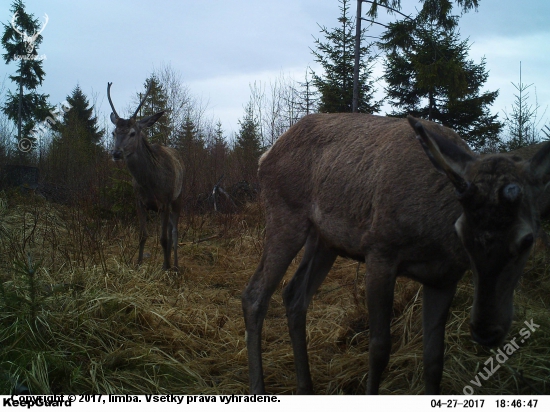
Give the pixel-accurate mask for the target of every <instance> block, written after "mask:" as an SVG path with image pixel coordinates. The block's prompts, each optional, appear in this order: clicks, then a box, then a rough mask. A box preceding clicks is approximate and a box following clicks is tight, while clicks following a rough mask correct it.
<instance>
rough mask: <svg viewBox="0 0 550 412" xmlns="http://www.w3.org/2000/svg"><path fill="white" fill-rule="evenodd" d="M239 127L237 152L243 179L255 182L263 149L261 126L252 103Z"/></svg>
mask: <svg viewBox="0 0 550 412" xmlns="http://www.w3.org/2000/svg"><path fill="white" fill-rule="evenodd" d="M239 125H240V129H239V132H238V133H237V135H236V140H235V152H236V155H237V158H238V159H239V165H240V171H241V174H242V177H243V179H245V180H248V181H255V180H256V174H257V170H258V159H259V158H260V155H261V152H262V147H261V143H260V142H261V136H260V130H259V125H258V121H257V120H256V119H255V117H254V107H253V104H252V102H249V103H248V105H247V106H246V109H245V115H244V117H243V119H242V120H239Z"/></svg>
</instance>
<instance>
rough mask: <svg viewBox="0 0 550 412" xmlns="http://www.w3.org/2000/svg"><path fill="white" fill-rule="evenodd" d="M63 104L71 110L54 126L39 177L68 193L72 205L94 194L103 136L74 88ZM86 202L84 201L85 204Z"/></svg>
mask: <svg viewBox="0 0 550 412" xmlns="http://www.w3.org/2000/svg"><path fill="white" fill-rule="evenodd" d="M67 102H68V103H69V104H70V106H71V107H69V108H67V109H64V110H66V111H65V113H64V114H63V117H62V120H61V122H59V123H56V124H55V125H54V134H53V138H52V140H51V142H50V144H49V147H48V148H47V153H46V156H45V159H44V165H43V167H42V174H43V176H44V177H45V179H47V181H48V182H49V183H52V184H55V185H58V186H62V187H63V188H65V189H67V190H69V191H70V193H71V195H70V196H71V199H68V200H69V201H71V202H73V201H76V200H82V199H84V198H85V197H88V196H91V195H93V194H94V193H95V190H96V186H97V184H98V182H97V180H98V176H100V175H102V174H103V173H104V165H103V164H102V163H104V161H105V157H106V154H105V151H104V149H103V148H102V146H101V145H100V144H99V143H100V140H101V138H102V136H103V134H104V130H101V129H100V128H99V126H98V122H97V118H96V117H95V116H94V115H93V110H94V107H93V105H90V103H89V102H88V99H87V97H86V95H85V94H84V93H83V91H82V89H80V87H79V86H78V85H77V86H76V87H75V88H74V90H73V91H72V92H71V94H70V95H69V96H67ZM89 200H90V199H88V200H87V201H89Z"/></svg>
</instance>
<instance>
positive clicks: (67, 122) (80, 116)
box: [59, 85, 104, 145]
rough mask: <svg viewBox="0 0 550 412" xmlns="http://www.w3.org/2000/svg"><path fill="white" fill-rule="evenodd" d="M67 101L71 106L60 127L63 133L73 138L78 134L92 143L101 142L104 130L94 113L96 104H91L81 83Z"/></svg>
mask: <svg viewBox="0 0 550 412" xmlns="http://www.w3.org/2000/svg"><path fill="white" fill-rule="evenodd" d="M67 103H69V105H70V106H69V107H68V108H67V109H65V110H66V111H65V113H64V114H63V122H62V124H61V125H60V127H59V129H60V132H61V134H62V135H64V136H67V137H73V138H74V137H75V136H78V137H79V138H80V139H83V140H84V141H85V142H86V143H88V144H90V145H97V144H99V142H100V140H101V137H102V136H103V134H104V130H101V129H100V128H99V125H98V123H97V117H96V116H94V114H93V112H94V106H93V105H90V103H89V101H88V98H87V97H86V95H85V94H84V92H83V91H82V89H81V88H80V86H79V85H76V87H75V88H74V89H73V91H72V92H71V95H70V96H67ZM77 131H78V133H77Z"/></svg>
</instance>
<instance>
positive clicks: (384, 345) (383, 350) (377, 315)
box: [365, 256, 396, 395]
mask: <svg viewBox="0 0 550 412" xmlns="http://www.w3.org/2000/svg"><path fill="white" fill-rule="evenodd" d="M365 261H366V263H367V276H366V289H367V307H368V310H369V329H370V343H369V377H368V379H367V394H368V395H377V394H378V388H379V386H380V381H381V378H382V373H383V372H384V369H386V366H387V365H388V361H389V359H390V351H391V334H390V322H391V317H392V312H393V293H394V289H395V279H396V273H395V270H394V268H392V266H391V265H390V264H389V263H387V262H385V261H384V260H383V259H381V258H378V257H376V256H371V257H370V258H367V259H365Z"/></svg>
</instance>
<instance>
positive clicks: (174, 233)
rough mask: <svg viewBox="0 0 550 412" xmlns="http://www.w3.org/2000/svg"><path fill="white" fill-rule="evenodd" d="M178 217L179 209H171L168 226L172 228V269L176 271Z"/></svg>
mask: <svg viewBox="0 0 550 412" xmlns="http://www.w3.org/2000/svg"><path fill="white" fill-rule="evenodd" d="M179 217H180V211H179V209H173V210H172V212H170V224H171V226H172V245H171V247H173V248H174V269H175V270H176V271H177V270H178V267H179V266H178V222H179Z"/></svg>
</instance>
